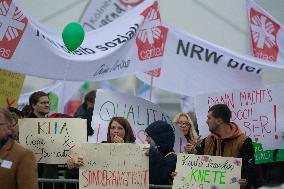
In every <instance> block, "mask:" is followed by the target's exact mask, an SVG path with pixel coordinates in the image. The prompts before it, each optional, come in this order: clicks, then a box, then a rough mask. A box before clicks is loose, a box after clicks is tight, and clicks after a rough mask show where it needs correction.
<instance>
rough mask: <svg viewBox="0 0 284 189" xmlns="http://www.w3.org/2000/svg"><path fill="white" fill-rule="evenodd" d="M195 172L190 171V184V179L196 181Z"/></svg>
mask: <svg viewBox="0 0 284 189" xmlns="http://www.w3.org/2000/svg"><path fill="white" fill-rule="evenodd" d="M197 171H198V170H194V169H192V170H191V175H190V182H191V181H192V177H193V178H194V181H196V177H195V174H196V173H197Z"/></svg>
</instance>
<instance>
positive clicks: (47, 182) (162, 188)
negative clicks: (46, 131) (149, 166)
mask: <svg viewBox="0 0 284 189" xmlns="http://www.w3.org/2000/svg"><path fill="white" fill-rule="evenodd" d="M38 184H39V189H46V188H48V189H57V188H58V189H59V188H60V189H70V188H72V189H73V188H74V189H79V180H78V179H46V178H38ZM68 185H70V186H68ZM46 186H48V187H46ZM149 188H151V189H171V188H172V186H171V185H154V184H150V185H149Z"/></svg>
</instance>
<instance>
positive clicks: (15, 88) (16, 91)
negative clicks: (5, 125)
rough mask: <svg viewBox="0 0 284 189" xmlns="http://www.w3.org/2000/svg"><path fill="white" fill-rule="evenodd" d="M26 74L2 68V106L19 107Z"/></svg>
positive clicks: (0, 93)
mask: <svg viewBox="0 0 284 189" xmlns="http://www.w3.org/2000/svg"><path fill="white" fill-rule="evenodd" d="M24 80H25V75H23V74H18V73H13V72H9V71H6V70H1V69H0V107H1V108H7V107H11V106H13V107H17V103H18V98H19V96H20V94H21V91H22V87H23V83H24Z"/></svg>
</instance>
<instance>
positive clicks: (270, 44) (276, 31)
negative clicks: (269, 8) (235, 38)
mask: <svg viewBox="0 0 284 189" xmlns="http://www.w3.org/2000/svg"><path fill="white" fill-rule="evenodd" d="M246 2H247V9H248V18H249V29H250V37H251V47H252V54H253V56H255V57H258V58H261V59H264V60H268V61H272V62H275V63H277V64H284V27H283V25H282V24H280V23H279V22H278V21H277V20H275V18H273V17H272V16H271V15H270V14H269V13H268V12H266V11H265V10H264V9H263V8H262V7H260V6H259V5H258V4H257V3H256V2H255V1H253V0H247V1H246Z"/></svg>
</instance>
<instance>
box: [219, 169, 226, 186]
mask: <svg viewBox="0 0 284 189" xmlns="http://www.w3.org/2000/svg"><path fill="white" fill-rule="evenodd" d="M224 173H226V171H220V184H225V181H224V180H223V179H224V178H225V175H224Z"/></svg>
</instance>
